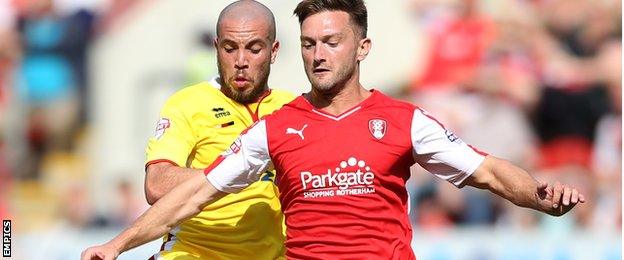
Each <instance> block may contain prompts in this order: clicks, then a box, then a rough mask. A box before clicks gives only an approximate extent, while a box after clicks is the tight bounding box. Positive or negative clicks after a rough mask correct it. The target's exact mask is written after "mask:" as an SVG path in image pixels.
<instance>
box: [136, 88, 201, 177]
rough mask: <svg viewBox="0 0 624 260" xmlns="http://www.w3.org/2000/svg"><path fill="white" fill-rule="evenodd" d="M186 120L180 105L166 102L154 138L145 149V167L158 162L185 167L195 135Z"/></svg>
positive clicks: (186, 116) (193, 144) (186, 117)
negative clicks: (167, 162)
mask: <svg viewBox="0 0 624 260" xmlns="http://www.w3.org/2000/svg"><path fill="white" fill-rule="evenodd" d="M188 118H189V116H188V115H185V113H184V110H183V107H182V106H181V104H179V103H177V102H173V101H172V100H171V99H170V100H169V101H167V103H166V104H165V106H164V107H163V109H162V111H161V112H160V119H159V120H158V123H157V124H156V127H155V129H154V136H152V137H151V138H150V139H149V141H148V144H147V148H146V149H145V153H146V157H147V158H146V164H145V166H146V167H147V166H148V165H149V164H152V163H156V162H160V161H169V162H172V163H175V164H176V165H177V166H181V167H185V166H186V160H187V158H188V156H189V154H190V153H191V151H192V150H193V148H194V146H195V135H194V132H193V128H192V125H191V123H190V121H189V120H188Z"/></svg>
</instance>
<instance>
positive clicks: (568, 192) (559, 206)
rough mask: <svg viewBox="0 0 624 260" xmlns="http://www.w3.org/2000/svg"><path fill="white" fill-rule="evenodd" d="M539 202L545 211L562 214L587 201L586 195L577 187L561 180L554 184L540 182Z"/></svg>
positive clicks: (555, 214)
mask: <svg viewBox="0 0 624 260" xmlns="http://www.w3.org/2000/svg"><path fill="white" fill-rule="evenodd" d="M537 195H538V203H539V205H540V208H541V209H542V211H544V212H545V213H548V214H550V215H553V216H561V215H563V214H565V213H567V212H568V211H570V210H571V209H572V208H574V206H576V204H578V203H585V196H583V194H581V193H580V192H579V191H578V190H577V189H576V188H573V187H570V186H568V185H563V184H561V183H559V182H557V183H555V185H554V186H551V185H549V184H548V183H546V182H540V183H539V185H538V187H537Z"/></svg>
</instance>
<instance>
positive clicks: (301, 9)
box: [293, 0, 368, 38]
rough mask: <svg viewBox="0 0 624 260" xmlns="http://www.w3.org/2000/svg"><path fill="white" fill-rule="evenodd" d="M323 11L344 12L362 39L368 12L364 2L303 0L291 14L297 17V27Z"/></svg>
mask: <svg viewBox="0 0 624 260" xmlns="http://www.w3.org/2000/svg"><path fill="white" fill-rule="evenodd" d="M325 11H344V12H346V13H348V14H349V16H350V17H351V21H352V22H353V23H354V24H355V25H357V26H358V27H359V29H360V34H361V36H362V38H366V32H367V30H368V12H367V11H366V6H365V5H364V0H303V1H301V3H299V4H298V5H297V8H295V11H294V12H293V13H294V14H295V15H296V16H297V17H299V25H301V24H302V23H303V21H304V20H305V19H306V18H308V17H310V16H311V15H314V14H317V13H321V12H325Z"/></svg>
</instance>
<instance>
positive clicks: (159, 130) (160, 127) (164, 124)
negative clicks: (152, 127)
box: [154, 117, 171, 139]
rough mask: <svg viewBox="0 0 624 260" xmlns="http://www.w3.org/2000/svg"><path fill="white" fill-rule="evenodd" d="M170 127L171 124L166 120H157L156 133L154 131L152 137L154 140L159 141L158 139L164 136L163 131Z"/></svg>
mask: <svg viewBox="0 0 624 260" xmlns="http://www.w3.org/2000/svg"><path fill="white" fill-rule="evenodd" d="M170 126H171V122H170V121H169V119H168V118H164V117H163V118H161V119H160V120H158V124H156V131H154V137H156V139H160V137H161V136H162V135H163V134H165V130H167V128H169V127H170Z"/></svg>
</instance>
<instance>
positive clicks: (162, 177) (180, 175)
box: [145, 163, 203, 205]
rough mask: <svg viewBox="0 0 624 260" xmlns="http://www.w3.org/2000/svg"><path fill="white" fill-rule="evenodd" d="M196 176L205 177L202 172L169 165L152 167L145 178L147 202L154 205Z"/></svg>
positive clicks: (160, 164) (161, 164)
mask: <svg viewBox="0 0 624 260" xmlns="http://www.w3.org/2000/svg"><path fill="white" fill-rule="evenodd" d="M196 175H203V172H202V170H200V169H190V168H184V167H179V166H175V165H171V164H169V163H158V164H153V165H150V166H149V167H148V169H147V175H146V177H145V197H146V199H147V202H148V203H149V204H150V205H153V204H154V203H156V201H158V200H159V199H160V198H162V197H163V196H165V194H167V193H169V192H170V191H171V190H173V188H175V187H176V186H178V185H180V184H182V183H184V182H185V181H187V180H188V179H191V178H193V176H196Z"/></svg>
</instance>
